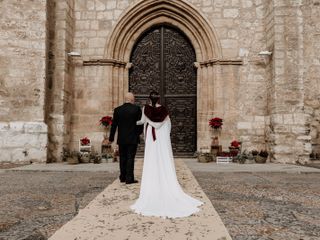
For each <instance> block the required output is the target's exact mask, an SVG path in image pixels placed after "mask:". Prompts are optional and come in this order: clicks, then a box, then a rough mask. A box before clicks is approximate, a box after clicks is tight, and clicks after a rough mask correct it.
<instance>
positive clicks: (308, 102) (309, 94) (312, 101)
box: [301, 0, 320, 154]
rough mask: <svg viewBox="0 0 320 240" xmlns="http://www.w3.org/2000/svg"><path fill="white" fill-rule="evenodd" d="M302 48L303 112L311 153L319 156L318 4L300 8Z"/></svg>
mask: <svg viewBox="0 0 320 240" xmlns="http://www.w3.org/2000/svg"><path fill="white" fill-rule="evenodd" d="M301 11H302V15H303V18H304V22H303V32H304V35H303V48H304V54H303V58H304V91H305V112H306V114H307V115H308V119H307V120H308V121H307V130H308V131H310V136H311V144H312V151H313V152H314V153H318V154H320V77H319V76H320V24H319V19H320V2H319V1H316V0H314V1H310V3H309V4H305V5H303V6H301Z"/></svg>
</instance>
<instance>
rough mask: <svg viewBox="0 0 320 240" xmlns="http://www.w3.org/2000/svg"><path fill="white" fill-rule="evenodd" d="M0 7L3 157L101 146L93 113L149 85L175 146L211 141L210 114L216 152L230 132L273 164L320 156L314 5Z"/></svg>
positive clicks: (58, 2)
mask: <svg viewBox="0 0 320 240" xmlns="http://www.w3.org/2000/svg"><path fill="white" fill-rule="evenodd" d="M0 12H1V14H0V20H1V21H0V136H1V138H0V161H13V162H15V161H30V160H31V161H47V162H57V161H61V158H60V154H61V152H62V148H63V147H67V148H70V149H77V148H78V142H79V139H80V138H81V137H84V136H87V137H89V138H90V139H91V140H92V143H93V145H94V146H95V148H96V149H99V146H100V144H101V141H102V139H103V135H104V133H105V130H104V129H103V128H102V127H101V126H99V119H100V118H101V117H102V116H105V115H112V111H113V109H114V107H116V106H118V105H120V104H122V103H123V100H124V94H125V93H126V92H127V91H128V90H132V91H133V92H134V93H135V94H136V95H137V100H138V101H140V103H143V102H144V101H145V98H146V94H147V92H149V91H150V90H151V88H152V89H156V90H158V91H160V92H161V94H162V100H163V102H164V104H165V105H169V106H171V108H172V111H171V115H172V118H174V119H175V121H176V122H175V123H174V124H175V125H174V127H175V129H179V130H178V131H176V132H173V134H172V135H173V136H172V138H176V139H177V140H176V141H177V143H176V144H177V145H176V146H177V149H178V148H179V149H180V150H181V151H184V149H186V150H185V151H188V149H192V151H196V150H200V149H202V148H204V147H209V146H210V143H211V137H212V134H213V133H212V130H211V129H210V127H209V125H208V121H209V119H210V118H212V117H220V118H223V120H224V125H223V128H222V131H221V134H220V137H219V139H220V143H221V144H222V145H223V148H224V149H227V147H228V145H229V144H230V142H231V141H232V140H234V139H237V140H240V141H242V143H243V149H247V150H252V149H258V150H259V149H267V150H268V151H269V153H270V161H272V162H281V163H296V162H300V163H305V162H307V161H309V155H310V153H311V152H312V151H314V152H319V151H320V94H319V93H320V78H319V76H320V21H319V20H320V1H319V0H263V1H262V0H47V1H46V0H37V1H35V0H25V1H20V0H2V1H0ZM182 46H186V47H185V48H184V47H182ZM70 52H77V53H80V55H81V56H73V55H72V54H71V55H70V54H68V53H70ZM259 53H260V54H259ZM158 70H159V72H157V71H158ZM151 73H152V74H151ZM189 91H190V92H189ZM191 113H192V114H191ZM179 114H180V115H179ZM190 114H191V115H190ZM190 119H191V120H190ZM189 120H190V121H189ZM190 132H192V134H193V135H188V133H190ZM180 133H183V134H184V135H183V134H182V135H181V136H180V137H179V134H180ZM190 136H191V137H190ZM179 139H180V140H179ZM181 139H182V140H181ZM179 141H180V142H179ZM181 141H184V145H183V144H182V142H181ZM179 144H180V145H179Z"/></svg>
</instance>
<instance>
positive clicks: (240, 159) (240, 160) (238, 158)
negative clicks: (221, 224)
mask: <svg viewBox="0 0 320 240" xmlns="http://www.w3.org/2000/svg"><path fill="white" fill-rule="evenodd" d="M235 159H236V161H237V162H238V163H240V164H244V163H245V162H246V160H247V159H248V154H247V152H246V150H244V151H243V152H242V153H239V154H238V155H237V156H236V157H235Z"/></svg>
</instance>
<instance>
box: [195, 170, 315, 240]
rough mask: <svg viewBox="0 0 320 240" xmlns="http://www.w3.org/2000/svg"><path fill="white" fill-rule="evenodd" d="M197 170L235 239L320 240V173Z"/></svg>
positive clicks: (199, 179) (199, 180)
mask: <svg viewBox="0 0 320 240" xmlns="http://www.w3.org/2000/svg"><path fill="white" fill-rule="evenodd" d="M193 173H194V175H195V177H196V179H197V180H198V182H199V184H200V185H201V187H202V188H203V190H204V192H205V193H206V194H207V196H208V197H209V199H210V200H211V202H212V204H213V206H214V207H215V209H216V210H217V212H218V213H219V215H220V217H221V219H222V221H223V222H224V224H225V225H226V227H227V229H228V231H229V233H230V235H231V237H232V238H233V240H256V239H257V240H258V239H259V240H319V239H320V174H317V173H315V174H311V173H310V174H288V173H210V172H193Z"/></svg>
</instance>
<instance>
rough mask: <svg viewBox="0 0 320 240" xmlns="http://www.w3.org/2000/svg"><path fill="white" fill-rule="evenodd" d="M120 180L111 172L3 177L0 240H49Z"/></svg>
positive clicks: (9, 173) (28, 173) (3, 175)
mask: <svg viewBox="0 0 320 240" xmlns="http://www.w3.org/2000/svg"><path fill="white" fill-rule="evenodd" d="M117 176H118V174H117V173H110V172H91V173H90V172H24V171H19V172H11V171H8V172H3V173H1V174H0V183H1V184H0V239H1V240H18V239H19V240H22V239H23V240H42V239H47V237H49V236H51V235H52V234H53V233H54V232H55V231H56V230H57V229H59V228H60V227H61V226H62V225H64V224H65V223H66V222H67V221H69V220H70V219H72V218H73V217H74V216H75V215H76V214H77V212H78V210H79V208H80V209H81V208H84V207H85V206H86V205H87V204H88V203H89V202H90V201H91V200H92V199H93V198H95V197H96V195H98V194H99V193H100V192H101V191H102V190H103V189H104V188H105V187H106V186H108V185H109V184H110V183H112V182H113V181H114V180H115V179H116V178H117Z"/></svg>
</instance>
